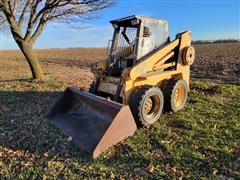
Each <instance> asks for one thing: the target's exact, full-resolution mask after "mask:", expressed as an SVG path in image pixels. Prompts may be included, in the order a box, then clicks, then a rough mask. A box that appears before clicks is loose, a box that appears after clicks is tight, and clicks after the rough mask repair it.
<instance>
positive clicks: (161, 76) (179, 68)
mask: <svg viewBox="0 0 240 180" xmlns="http://www.w3.org/2000/svg"><path fill="white" fill-rule="evenodd" d="M190 46H191V32H190V31H186V32H183V33H180V34H178V35H177V37H176V39H175V40H173V41H172V42H170V43H169V44H167V45H165V46H164V47H162V48H160V49H159V50H155V51H153V52H152V53H150V55H148V56H147V57H145V59H143V60H139V62H138V63H137V64H136V65H134V66H133V67H132V68H130V69H128V68H126V69H124V71H123V73H122V77H121V78H122V82H123V84H122V90H121V93H120V96H121V97H122V100H123V102H122V103H123V104H128V102H129V99H130V97H131V94H132V92H133V91H134V90H135V89H136V88H138V87H140V86H146V85H147V86H148V85H149V86H158V87H161V88H163V86H164V85H165V84H166V83H167V81H168V80H169V79H171V78H179V79H183V80H185V81H186V83H187V84H188V86H189V77H190V65H188V64H186V63H184V62H183V60H182V57H183V51H184V49H185V48H188V47H190ZM176 49H177V51H176ZM175 53H178V54H175ZM176 56H177V61H176V60H174V61H171V62H167V61H168V60H169V59H171V58H173V57H175V58H176ZM179 59H180V60H179ZM169 67H174V68H173V69H175V70H168V69H167V68H169ZM175 67H176V68H175ZM119 82H120V77H119V78H113V77H106V76H105V77H104V78H103V79H102V80H101V81H100V84H99V87H98V90H99V91H101V92H107V93H109V94H112V95H114V94H115V93H116V91H117V87H118V86H117V84H118V83H119Z"/></svg>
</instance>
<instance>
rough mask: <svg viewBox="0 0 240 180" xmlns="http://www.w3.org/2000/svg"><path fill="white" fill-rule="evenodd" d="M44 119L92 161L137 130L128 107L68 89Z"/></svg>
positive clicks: (87, 93) (84, 92)
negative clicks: (90, 155) (61, 131)
mask: <svg viewBox="0 0 240 180" xmlns="http://www.w3.org/2000/svg"><path fill="white" fill-rule="evenodd" d="M46 118H48V119H49V120H50V122H51V123H53V124H54V125H56V126H57V127H58V128H59V129H61V130H63V131H64V132H65V134H67V135H68V136H71V137H72V138H73V140H74V141H75V142H76V143H77V144H78V145H79V146H80V147H81V148H82V149H83V150H85V151H87V152H89V153H91V154H92V156H93V158H96V157H97V156H98V155H99V154H100V153H101V152H103V151H104V150H106V149H108V148H109V147H111V146H113V145H114V144H117V143H118V142H120V141H122V140H124V139H125V138H127V137H129V136H132V135H133V134H134V132H135V131H136V129H137V125H136V123H135V121H134V118H133V116H132V113H131V110H130V108H129V106H128V105H122V104H119V103H116V102H113V101H108V100H107V99H105V98H102V97H98V96H96V95H94V94H91V93H89V92H86V91H80V90H78V89H75V88H67V89H66V90H65V91H64V92H63V94H62V96H61V97H60V98H59V99H58V100H57V101H56V102H55V103H54V104H53V105H52V107H51V108H50V110H49V112H48V113H47V114H46Z"/></svg>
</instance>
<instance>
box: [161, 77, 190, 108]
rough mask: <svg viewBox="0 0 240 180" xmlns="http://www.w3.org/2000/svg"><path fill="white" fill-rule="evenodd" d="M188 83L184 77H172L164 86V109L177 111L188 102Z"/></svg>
mask: <svg viewBox="0 0 240 180" xmlns="http://www.w3.org/2000/svg"><path fill="white" fill-rule="evenodd" d="M187 96H188V85H187V83H186V81H184V80H183V79H171V80H169V82H168V84H167V85H166V87H165V88H164V102H165V104H164V109H165V110H166V111H173V112H177V111H179V110H181V109H182V108H184V106H185V104H186V102H187Z"/></svg>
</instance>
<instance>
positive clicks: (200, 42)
mask: <svg viewBox="0 0 240 180" xmlns="http://www.w3.org/2000/svg"><path fill="white" fill-rule="evenodd" d="M239 42H240V39H218V40H195V41H192V43H193V44H216V43H239Z"/></svg>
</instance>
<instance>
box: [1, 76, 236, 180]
mask: <svg viewBox="0 0 240 180" xmlns="http://www.w3.org/2000/svg"><path fill="white" fill-rule="evenodd" d="M63 89H64V84H63V83H61V82H53V81H46V82H41V83H40V82H30V81H27V80H21V81H9V82H0V179H4V178H22V179H25V178H43V179H46V178H47V179H48V178H66V179H69V178H70V179H74V178H76V179H79V177H89V178H90V177H91V178H94V177H98V178H101V177H102V178H112V179H113V178H116V179H119V178H120V177H122V178H131V177H132V178H137V177H145V178H157V177H158V178H159V177H162V178H166V177H168V178H181V177H183V178H195V179H199V178H202V177H203V178H213V179H214V178H216V179H218V178H230V177H232V178H236V179H238V178H240V83H235V84H225V85H219V84H212V83H203V82H193V83H192V85H191V92H190V94H189V98H188V103H187V105H186V107H185V109H183V110H181V111H180V112H178V113H176V114H164V115H163V116H162V118H161V119H160V120H159V121H158V122H157V123H155V124H154V125H153V126H152V127H150V128H149V129H139V130H138V131H136V133H135V134H134V136H132V137H130V138H128V139H126V140H125V141H124V142H122V143H120V144H118V145H116V146H114V147H113V148H111V149H109V150H108V151H106V152H105V153H103V154H102V155H101V156H100V157H99V158H98V159H96V160H93V159H91V158H90V156H89V155H88V154H86V153H85V152H83V151H81V150H80V149H79V148H78V147H77V146H76V145H75V144H74V143H73V142H68V141H67V138H68V137H66V136H64V135H63V134H62V133H61V132H60V131H59V130H58V129H56V128H55V127H53V126H51V125H50V124H49V123H48V122H47V120H46V119H45V118H44V113H45V112H46V111H47V109H48V106H49V105H50V104H51V103H52V102H53V101H54V98H55V97H57V96H59V94H60V92H59V91H62V90H63Z"/></svg>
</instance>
